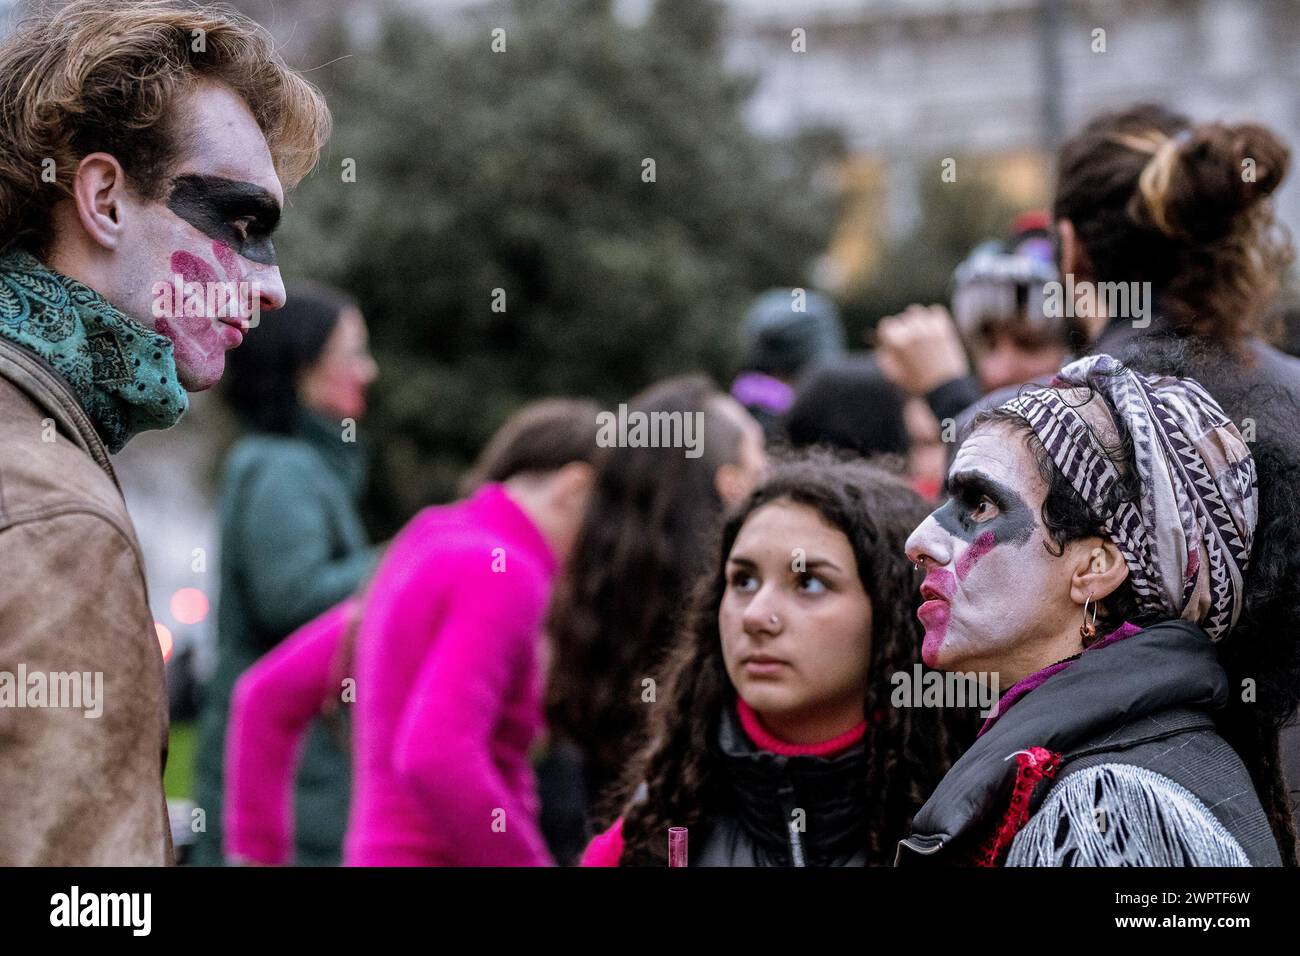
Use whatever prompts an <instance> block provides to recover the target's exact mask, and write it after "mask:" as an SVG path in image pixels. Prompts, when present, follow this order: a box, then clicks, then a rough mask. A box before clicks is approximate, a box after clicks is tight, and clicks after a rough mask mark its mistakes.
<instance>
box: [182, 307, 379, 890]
mask: <svg viewBox="0 0 1300 956" xmlns="http://www.w3.org/2000/svg"><path fill="white" fill-rule="evenodd" d="M376 373H377V368H376V366H375V362H374V359H373V358H372V357H371V355H370V352H369V349H368V347H367V338H366V326H365V321H364V320H363V318H362V315H361V312H360V310H359V309H358V308H357V307H356V305H355V304H354V303H353V302H351V301H350V300H349V299H347V298H346V297H345V296H343V295H341V294H340V293H338V292H336V291H334V290H331V289H327V288H324V287H321V286H316V285H300V286H298V287H297V288H292V287H291V289H290V292H289V295H288V302H287V304H286V305H285V307H284V308H283V309H281V310H279V311H278V312H276V313H274V314H273V315H268V316H266V317H265V318H264V319H263V321H262V323H261V325H260V326H259V327H258V328H256V329H254V330H252V332H251V333H250V334H249V336H248V340H247V341H246V342H245V343H244V344H243V346H242V347H241V348H239V349H236V350H235V351H233V352H231V354H230V357H229V359H228V366H227V373H226V379H225V386H224V391H225V395H226V398H227V400H228V401H229V403H230V404H231V406H232V407H233V408H234V409H235V411H236V413H237V414H238V415H239V417H240V419H241V421H242V422H243V424H244V426H245V428H246V433H245V435H244V436H243V437H242V438H241V439H240V440H239V441H238V442H237V443H236V444H235V446H234V447H233V448H232V449H231V452H230V455H229V457H228V458H227V461H226V466H225V474H224V478H223V483H222V491H221V497H220V500H219V503H218V521H219V526H220V534H221V591H220V594H219V596H218V605H217V663H216V669H215V671H214V672H213V675H212V677H211V679H210V680H209V682H208V684H207V686H206V688H205V692H204V695H203V704H202V709H201V712H200V716H199V747H198V755H197V768H196V771H197V790H198V793H197V797H196V801H197V805H198V807H199V808H201V809H202V810H203V811H204V814H205V820H204V823H205V829H204V830H203V831H202V832H200V833H198V834H197V839H196V844H195V849H194V855H193V862H194V863H195V864H196V865H199V866H220V865H222V864H223V863H224V862H225V861H224V858H223V854H222V846H221V834H222V823H221V800H222V788H223V782H224V781H223V764H224V750H225V739H226V721H227V715H228V711H229V706H230V694H231V689H232V688H233V686H234V684H235V681H236V680H238V678H239V676H240V675H241V674H242V673H243V672H244V671H245V670H247V669H248V668H249V667H250V666H252V664H253V663H254V662H255V661H256V660H257V659H258V658H259V657H261V656H262V655H263V654H265V653H266V652H267V651H269V650H270V649H271V648H272V647H274V646H275V645H276V644H278V643H279V642H280V641H281V640H283V639H284V638H285V637H286V636H288V635H289V634H290V633H291V632H292V631H294V630H295V629H297V628H298V627H300V626H301V625H303V624H305V623H307V622H308V621H310V620H311V619H312V618H314V617H316V616H317V615H319V614H321V613H322V612H324V611H326V610H328V609H329V608H330V607H331V606H333V605H335V604H337V603H338V602H339V601H341V600H343V599H344V598H346V597H347V596H348V595H349V594H351V593H352V592H353V591H355V590H356V589H357V588H358V587H359V586H360V585H361V584H362V583H363V582H364V580H365V579H366V577H367V576H368V575H369V573H370V570H371V568H372V567H373V564H374V561H375V557H376V552H375V549H373V548H371V547H370V545H369V543H368V541H367V537H366V533H365V531H364V529H363V528H362V524H361V520H360V518H359V516H358V514H357V508H356V501H357V499H358V497H359V495H360V493H361V491H362V488H363V486H364V483H365V475H366V464H367V461H366V460H367V454H366V449H365V446H364V444H363V443H362V442H360V441H358V440H357V434H356V432H357V421H358V420H359V419H360V418H361V417H362V415H363V414H364V412H365V404H366V389H367V387H368V386H369V384H370V383H371V382H372V381H373V380H374V377H375V375H376ZM349 777H350V767H349V756H348V753H347V749H346V744H345V743H344V742H343V738H342V737H341V736H340V734H339V732H338V729H337V728H330V727H328V726H326V725H325V724H324V723H323V722H322V721H317V722H316V725H315V726H314V727H313V728H312V731H311V733H310V735H309V737H308V740H307V744H306V749H305V751H304V753H303V759H302V762H301V765H300V770H299V775H298V788H297V797H296V801H295V803H296V806H295V812H296V816H297V820H298V828H297V834H298V838H297V847H296V850H297V854H296V863H297V864H298V865H303V866H330V865H337V864H338V863H339V862H340V858H341V846H342V842H343V834H344V831H345V829H346V826H347V814H348V798H349V790H350V786H349V783H350V781H349Z"/></svg>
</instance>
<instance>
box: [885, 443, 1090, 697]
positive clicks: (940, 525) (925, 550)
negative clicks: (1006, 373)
mask: <svg viewBox="0 0 1300 956" xmlns="http://www.w3.org/2000/svg"><path fill="white" fill-rule="evenodd" d="M948 481H949V486H950V487H949V491H950V493H951V494H950V497H949V498H948V500H947V502H946V503H945V504H943V505H942V506H941V507H939V508H938V509H936V510H935V511H934V512H933V513H932V514H931V515H930V516H929V517H928V518H926V519H925V521H924V522H922V523H921V525H920V526H919V527H918V528H917V529H916V530H915V531H913V532H912V535H911V537H910V538H908V541H907V554H908V557H909V558H911V559H912V560H913V561H915V562H920V561H921V560H922V559H923V558H924V559H925V566H926V569H927V574H926V577H925V581H924V582H923V583H922V585H921V593H922V596H923V597H925V598H926V601H925V603H923V604H922V605H921V607H920V609H919V610H918V611H917V616H918V617H919V618H920V619H921V623H922V624H923V625H924V626H925V641H924V644H923V648H922V657H923V659H924V660H925V662H926V663H927V664H928V665H930V666H931V667H938V668H942V669H943V670H961V671H984V672H996V673H998V674H999V680H1000V682H1001V684H1002V686H1003V687H1008V686H1010V685H1011V684H1012V683H1014V682H1015V681H1017V680H1019V679H1020V678H1021V677H1024V676H1026V675H1027V674H1030V673H1032V672H1033V671H1035V670H1037V669H1038V668H1039V667H1041V666H1043V664H1042V663H1041V655H1042V648H1043V647H1044V646H1045V644H1047V643H1049V642H1052V641H1054V640H1056V639H1058V638H1059V636H1060V635H1061V634H1062V633H1063V629H1064V628H1067V627H1069V626H1070V622H1071V621H1072V620H1073V619H1074V618H1075V617H1076V616H1077V614H1078V606H1077V605H1076V604H1075V603H1074V602H1073V600H1072V599H1071V597H1070V578H1071V574H1072V564H1071V561H1070V560H1069V559H1068V557H1056V556H1054V554H1053V552H1054V551H1055V550H1057V549H1056V548H1055V547H1054V546H1053V547H1052V550H1051V551H1049V550H1048V546H1049V545H1050V544H1051V541H1050V539H1049V538H1048V537H1047V533H1046V530H1045V529H1044V527H1043V524H1042V518H1041V515H1042V507H1043V501H1044V499H1045V498H1046V496H1047V483H1046V482H1045V481H1044V480H1043V478H1042V475H1040V474H1039V470H1038V463H1037V461H1036V460H1035V458H1034V456H1033V454H1032V453H1031V452H1030V450H1029V448H1028V447H1026V445H1025V440H1024V436H1023V435H1021V434H1019V433H1016V432H1013V431H1012V430H1011V429H1010V428H1008V427H1007V426H1005V425H1000V424H992V425H987V426H984V427H982V428H980V429H978V430H977V431H975V432H974V433H973V434H972V435H971V436H970V437H969V438H967V439H966V441H965V442H964V443H963V444H962V446H961V448H960V449H958V451H957V455H956V457H955V458H954V459H953V463H952V468H951V469H950V470H949V477H948ZM1070 553H1071V552H1070V551H1069V550H1067V551H1066V555H1067V556H1068V555H1070ZM1047 663H1051V662H1050V661H1048V662H1047Z"/></svg>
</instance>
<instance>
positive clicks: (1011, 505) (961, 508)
mask: <svg viewBox="0 0 1300 956" xmlns="http://www.w3.org/2000/svg"><path fill="white" fill-rule="evenodd" d="M948 491H949V495H950V497H949V498H948V501H947V503H946V504H944V505H943V506H942V507H941V508H938V509H937V510H936V511H935V512H934V520H935V521H937V522H938V523H939V526H940V527H942V528H943V529H944V530H945V531H947V532H948V533H949V534H952V535H953V536H955V537H958V538H961V539H962V540H963V541H973V540H974V539H975V538H976V537H977V536H978V535H980V534H983V533H984V532H986V531H992V532H993V534H994V537H995V539H996V540H998V541H1009V542H1012V543H1016V544H1023V543H1024V542H1025V541H1028V540H1029V537H1030V535H1031V534H1032V533H1033V530H1034V515H1033V512H1032V511H1031V510H1030V508H1029V506H1028V505H1027V504H1025V500H1024V499H1023V498H1022V497H1021V496H1020V495H1019V494H1017V493H1016V491H1015V490H1014V489H1012V488H1010V487H1008V486H1006V485H1004V484H1002V483H1001V482H998V481H995V480H994V479H992V478H990V477H989V476H988V475H985V474H982V473H980V472H974V471H961V472H957V473H956V474H953V475H951V476H949V478H948ZM985 498H987V499H988V500H989V501H991V502H992V503H993V504H994V506H996V507H997V509H998V513H997V514H996V515H994V516H993V517H992V518H990V519H988V520H986V521H976V520H975V519H974V518H973V517H972V516H971V511H973V510H974V509H975V508H976V507H977V506H978V505H979V503H980V502H981V501H983V500H984V499H985Z"/></svg>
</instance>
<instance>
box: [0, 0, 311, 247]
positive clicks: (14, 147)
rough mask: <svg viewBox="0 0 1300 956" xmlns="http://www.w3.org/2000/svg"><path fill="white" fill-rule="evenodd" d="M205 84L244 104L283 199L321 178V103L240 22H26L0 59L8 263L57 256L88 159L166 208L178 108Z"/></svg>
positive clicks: (0, 208) (135, 3)
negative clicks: (105, 158)
mask: <svg viewBox="0 0 1300 956" xmlns="http://www.w3.org/2000/svg"><path fill="white" fill-rule="evenodd" d="M198 81H210V82H217V83H221V84H224V85H226V86H227V87H229V88H230V89H232V90H233V91H234V92H235V93H236V94H238V95H239V96H240V97H241V98H242V99H243V100H244V102H245V103H246V104H247V105H248V108H249V110H250V111H251V112H252V114H253V116H254V118H255V119H256V120H257V124H258V126H259V127H260V128H261V130H262V133H263V135H264V136H265V137H266V141H267V145H268V147H269V149H270V152H271V157H272V160H273V162H274V164H275V170H276V173H277V174H278V175H279V177H280V180H281V182H282V183H283V184H284V186H285V188H286V189H287V188H291V187H292V186H293V185H295V184H296V183H297V182H298V181H299V180H301V179H302V177H303V176H305V175H306V174H307V173H308V172H309V171H310V170H311V168H312V167H313V166H314V165H315V164H316V160H317V158H318V157H319V155H320V150H321V148H322V146H323V145H324V143H325V141H326V139H327V138H328V137H329V131H330V114H329V109H328V107H327V106H326V105H325V100H324V97H323V96H322V95H321V93H320V91H319V90H317V89H316V87H314V86H313V85H312V84H311V83H309V82H308V81H307V80H306V79H304V78H303V77H302V76H301V75H299V74H298V73H296V72H295V71H294V70H292V69H290V68H289V67H288V66H287V65H286V64H285V63H284V61H283V60H282V59H281V57H280V55H279V53H278V52H277V51H276V49H275V44H274V41H273V39H272V37H271V35H270V34H269V33H268V32H267V31H266V30H265V29H264V28H263V27H261V26H259V25H258V24H256V23H254V22H253V21H252V20H250V19H248V18H247V17H246V16H244V15H243V14H240V13H237V12H235V11H233V10H231V9H229V8H225V7H212V6H206V7H201V6H198V5H197V4H194V3H189V2H183V0H74V2H71V3H68V4H66V5H63V6H59V7H50V6H46V7H44V8H42V9H41V10H39V11H38V12H36V13H35V14H34V15H32V16H30V17H29V18H27V19H25V20H24V21H22V22H20V23H19V24H18V25H17V27H16V29H15V30H14V32H13V33H12V34H11V35H10V36H9V37H8V38H6V40H5V41H4V43H3V45H0V117H2V118H0V250H3V249H8V248H11V247H14V246H19V247H22V248H24V249H27V250H28V251H30V252H32V253H34V254H36V255H37V256H41V255H42V254H44V253H45V252H47V251H48V249H49V246H50V243H51V241H52V240H53V216H52V215H51V213H52V210H53V207H54V205H55V204H56V203H57V202H59V201H60V200H61V199H63V198H65V197H67V196H68V195H70V194H71V187H72V182H73V179H74V178H75V176H76V172H77V166H78V163H79V162H80V160H81V158H82V157H84V156H86V155H88V154H89V153H92V152H99V151H103V152H106V153H109V154H110V155H112V156H114V157H115V158H116V159H117V160H118V162H120V163H121V164H122V168H123V170H124V171H125V173H126V176H127V182H128V183H129V184H130V186H131V187H132V188H133V189H134V190H135V191H136V192H137V193H138V194H139V195H142V196H144V197H145V198H146V199H153V198H158V197H159V196H160V195H161V193H162V190H163V188H164V184H165V183H166V181H167V178H168V172H169V170H170V169H171V167H172V166H173V164H174V163H175V161H176V159H177V158H178V155H179V153H180V152H181V150H182V149H183V146H184V143H183V139H182V138H181V137H180V136H178V135H177V130H176V128H175V124H174V122H173V120H174V117H173V116H172V115H171V107H172V104H173V103H174V101H175V99H176V97H177V96H178V95H179V94H182V93H184V92H185V91H187V90H188V89H189V88H190V87H191V86H192V85H193V84H194V83H195V82H198ZM51 161H52V164H53V165H52V166H51ZM51 169H52V170H53V172H54V176H53V177H50V176H49V173H48V172H47V171H48V170H51ZM51 178H52V179H53V181H52V182H51V181H48V180H50V179H51Z"/></svg>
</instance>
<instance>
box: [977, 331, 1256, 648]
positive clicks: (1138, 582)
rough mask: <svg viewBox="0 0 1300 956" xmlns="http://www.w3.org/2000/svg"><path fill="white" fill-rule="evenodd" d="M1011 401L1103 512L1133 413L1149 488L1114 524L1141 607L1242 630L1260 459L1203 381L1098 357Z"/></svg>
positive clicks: (1218, 628)
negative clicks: (1116, 452)
mask: <svg viewBox="0 0 1300 956" xmlns="http://www.w3.org/2000/svg"><path fill="white" fill-rule="evenodd" d="M1098 398H1100V399H1102V401H1098V400H1097V399H1098ZM1002 407H1003V408H1004V409H1008V410H1010V411H1013V412H1015V413H1016V414H1018V415H1020V416H1021V417H1022V418H1024V419H1025V420H1026V421H1027V422H1028V423H1029V425H1030V427H1031V428H1032V429H1033V430H1034V434H1035V435H1037V436H1038V438H1039V440H1040V441H1041V442H1042V443H1043V446H1044V447H1045V448H1046V449H1047V452H1048V454H1049V455H1050V456H1051V458H1052V460H1053V461H1054V462H1055V463H1056V466H1057V467H1058V468H1059V469H1060V470H1061V473H1062V474H1063V475H1064V476H1065V477H1066V478H1067V479H1068V480H1069V482H1070V484H1071V485H1073V486H1074V489H1075V490H1076V491H1078V492H1079V494H1080V495H1081V496H1082V497H1083V500H1084V501H1086V502H1087V503H1088V505H1089V506H1090V507H1092V508H1093V509H1094V510H1096V511H1097V512H1098V513H1103V507H1102V506H1103V503H1104V502H1105V501H1106V496H1107V494H1108V493H1109V492H1110V490H1111V489H1112V488H1113V487H1114V486H1115V484H1116V483H1117V482H1118V481H1120V480H1121V474H1120V472H1119V471H1118V470H1117V469H1116V467H1115V463H1114V461H1112V457H1111V455H1108V454H1107V452H1106V448H1105V445H1104V443H1105V442H1107V441H1108V440H1110V439H1111V438H1112V437H1113V436H1114V435H1115V434H1116V432H1115V422H1117V421H1118V422H1119V423H1121V424H1122V425H1123V427H1124V428H1125V429H1126V430H1127V432H1128V434H1129V435H1130V436H1131V437H1132V439H1133V451H1134V466H1135V467H1136V469H1137V477H1138V479H1139V480H1140V482H1141V489H1140V492H1139V494H1138V498H1137V500H1136V501H1133V500H1130V501H1123V502H1121V503H1120V504H1119V505H1118V507H1117V508H1115V510H1114V511H1113V512H1112V513H1110V514H1108V515H1106V517H1105V521H1104V523H1103V525H1102V527H1103V529H1104V531H1105V532H1106V535H1107V536H1108V537H1109V538H1110V539H1111V540H1112V541H1113V542H1114V543H1115V546H1116V547H1117V548H1118V549H1119V551H1120V553H1121V554H1123V555H1124V561H1125V563H1126V564H1127V565H1128V567H1129V576H1130V579H1131V580H1132V582H1133V591H1134V593H1135V594H1136V597H1137V603H1138V607H1139V609H1140V610H1141V611H1144V612H1154V613H1156V614H1159V615H1160V616H1162V617H1164V618H1166V619H1169V618H1182V619H1183V620H1187V621H1193V622H1195V623H1198V624H1200V625H1201V626H1202V627H1204V628H1205V630H1206V632H1207V633H1208V634H1209V635H1210V637H1211V638H1213V639H1215V640H1218V639H1219V638H1221V637H1223V636H1224V635H1225V634H1227V633H1228V632H1229V631H1230V630H1231V629H1232V626H1233V625H1234V624H1235V623H1236V622H1237V618H1238V616H1239V615H1240V613H1241V604H1242V596H1243V593H1244V587H1245V585H1244V578H1245V574H1246V567H1247V564H1248V562H1249V559H1250V549H1251V543H1252V541H1253V540H1254V536H1255V524H1256V521H1257V520H1258V517H1259V514H1258V511H1259V496H1258V489H1257V487H1256V479H1255V461H1254V459H1253V458H1252V457H1251V454H1250V449H1249V448H1248V447H1247V446H1246V443H1245V442H1244V441H1243V440H1242V437H1241V433H1240V432H1238V431H1237V426H1236V425H1234V424H1233V423H1232V422H1231V421H1230V420H1229V419H1228V417H1227V415H1226V414H1224V411H1223V409H1222V408H1221V407H1220V406H1219V404H1218V402H1216V401H1215V400H1214V399H1213V398H1211V397H1210V395H1209V393H1208V392H1206V391H1205V389H1204V388H1202V387H1201V386H1200V384H1198V383H1197V382H1196V381H1194V380H1192V379H1188V378H1183V379H1179V378H1171V377H1168V376H1161V377H1151V376H1145V375H1139V374H1138V373H1136V372H1133V371H1131V370H1130V369H1127V368H1125V367H1124V366H1123V365H1122V364H1121V363H1120V362H1118V361H1116V360H1115V359H1114V358H1111V356H1109V355H1094V356H1090V357H1088V358H1084V359H1080V360H1079V361H1077V362H1072V363H1071V364H1069V365H1067V366H1066V367H1065V368H1063V369H1062V370H1061V371H1060V373H1059V374H1058V375H1057V376H1056V378H1055V379H1053V381H1052V384H1051V387H1049V388H1036V389H1033V390H1030V391H1026V392H1025V393H1023V394H1022V395H1020V396H1018V397H1017V398H1015V399H1013V400H1011V401H1009V402H1007V403H1006V404H1004V405H1003V406H1002Z"/></svg>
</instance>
